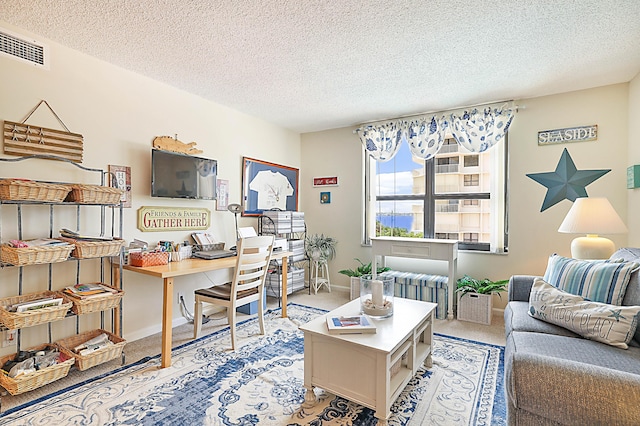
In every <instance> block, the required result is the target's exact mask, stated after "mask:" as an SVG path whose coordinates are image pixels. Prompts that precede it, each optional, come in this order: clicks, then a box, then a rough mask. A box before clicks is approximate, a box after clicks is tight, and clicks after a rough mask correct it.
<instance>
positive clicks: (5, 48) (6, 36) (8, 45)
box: [0, 28, 49, 69]
mask: <svg viewBox="0 0 640 426" xmlns="http://www.w3.org/2000/svg"><path fill="white" fill-rule="evenodd" d="M48 50H49V49H48V47H47V45H45V44H43V43H40V42H39V41H37V40H29V39H27V38H26V37H24V36H18V35H16V34H14V33H12V32H11V31H8V30H5V29H4V28H0V55H3V56H8V57H10V58H13V59H17V60H19V61H21V62H26V63H29V64H31V65H35V66H37V67H41V68H46V69H48V68H49V64H48V53H49V52H48Z"/></svg>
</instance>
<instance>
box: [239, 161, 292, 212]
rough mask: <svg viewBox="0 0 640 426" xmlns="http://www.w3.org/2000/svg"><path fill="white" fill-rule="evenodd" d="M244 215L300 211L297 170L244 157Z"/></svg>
mask: <svg viewBox="0 0 640 426" xmlns="http://www.w3.org/2000/svg"><path fill="white" fill-rule="evenodd" d="M242 162H243V167H242V203H243V207H244V209H243V212H242V216H260V215H261V214H262V212H263V211H265V210H273V209H276V210H277V209H279V210H289V211H297V210H298V174H299V173H298V169H295V168H293V167H287V166H281V165H279V164H275V163H269V162H266V161H261V160H256V159H253V158H247V157H243V159H242Z"/></svg>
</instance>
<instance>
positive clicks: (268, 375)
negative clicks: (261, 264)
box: [0, 304, 506, 426]
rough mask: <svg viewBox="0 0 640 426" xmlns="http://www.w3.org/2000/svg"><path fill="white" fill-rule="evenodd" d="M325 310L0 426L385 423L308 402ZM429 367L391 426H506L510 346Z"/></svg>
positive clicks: (39, 403) (133, 372)
mask: <svg viewBox="0 0 640 426" xmlns="http://www.w3.org/2000/svg"><path fill="white" fill-rule="evenodd" d="M324 313H325V311H322V310H319V309H316V308H310V307H306V306H302V305H295V304H290V305H288V314H289V319H286V318H281V316H280V315H281V311H280V309H277V310H272V311H269V312H268V313H267V314H266V315H265V319H266V322H267V323H266V325H267V334H266V335H265V336H261V335H259V334H258V332H259V327H258V321H257V320H256V319H255V318H253V319H249V320H246V321H244V322H242V323H241V324H239V325H238V326H237V339H238V346H239V348H238V349H237V350H236V351H235V352H232V351H230V350H228V348H229V347H230V335H229V328H228V327H227V328H225V329H222V330H220V331H218V332H215V333H213V334H211V335H208V336H204V337H202V338H200V339H197V340H194V341H192V342H189V343H187V344H184V345H182V346H180V347H178V348H174V349H173V357H172V361H173V364H172V366H171V367H170V368H164V369H160V368H158V367H159V364H160V360H159V356H155V357H153V358H148V359H143V360H141V361H139V362H137V363H135V364H132V365H130V366H126V367H123V368H121V369H119V370H116V371H115V372H112V373H109V374H106V375H104V376H101V377H97V378H95V379H92V380H91V381H88V382H86V383H83V384H81V385H79V386H76V387H73V388H68V389H64V390H61V391H59V392H56V393H53V394H51V395H47V396H45V397H42V398H39V399H37V400H35V401H33V402H31V403H29V404H27V405H23V406H19V407H15V408H12V409H10V410H7V411H6V412H5V413H2V414H1V415H0V424H3V425H18V424H20V425H25V424H65V425H67V424H92V425H120V424H123V425H124V424H131V425H133V424H135V425H174V424H175V425H178V424H179V425H316V426H320V425H323V426H324V425H342V426H348V425H375V424H376V422H377V420H376V419H375V417H374V413H373V411H372V410H370V409H368V408H365V407H362V406H360V405H358V404H355V403H352V402H349V401H346V400H344V399H342V398H339V397H336V396H334V395H332V394H329V393H327V392H324V391H323V390H321V389H315V392H316V399H317V401H316V403H315V404H314V405H312V406H311V407H307V406H306V405H305V406H304V407H303V404H304V396H305V389H304V387H303V377H304V374H303V372H304V357H303V351H304V340H303V335H302V332H301V331H299V330H298V325H299V324H302V323H305V322H307V321H310V320H311V319H313V318H315V317H316V316H318V315H322V314H324ZM434 340H435V342H434V350H433V367H432V368H431V369H429V370H426V369H425V368H422V369H420V370H419V371H418V374H417V375H416V376H415V377H414V378H413V379H412V380H411V381H410V383H409V384H408V385H407V387H406V388H405V390H404V391H403V392H402V393H401V395H400V396H399V397H398V400H397V401H396V402H395V404H394V405H393V407H392V416H391V418H390V419H389V424H391V425H410V426H415V425H504V424H506V421H505V403H504V393H503V386H502V382H503V354H504V350H503V349H504V348H502V347H500V346H494V345H488V344H484V343H479V342H473V341H470V340H464V339H458V338H452V337H448V336H443V335H438V334H436V335H435V336H434Z"/></svg>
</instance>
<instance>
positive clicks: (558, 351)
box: [504, 248, 640, 425]
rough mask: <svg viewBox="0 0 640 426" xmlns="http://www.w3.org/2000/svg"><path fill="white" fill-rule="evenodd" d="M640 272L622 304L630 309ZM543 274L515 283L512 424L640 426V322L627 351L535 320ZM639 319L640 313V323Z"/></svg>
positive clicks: (509, 348)
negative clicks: (534, 302)
mask: <svg viewBox="0 0 640 426" xmlns="http://www.w3.org/2000/svg"><path fill="white" fill-rule="evenodd" d="M610 260H611V261H612V262H613V261H618V262H620V261H625V262H638V263H640V249H639V248H623V249H619V250H618V251H616V252H615V253H614V254H613V255H612V256H611V259H610ZM548 270H549V267H547V271H548ZM547 273H548V272H545V278H546V275H547ZM639 274H640V272H639V271H638V268H634V269H633V270H632V272H630V273H629V280H628V284H627V286H626V291H625V292H624V295H623V296H622V295H621V300H622V303H619V304H618V305H622V306H625V307H630V309H632V308H634V307H636V306H639V305H640V275H639ZM541 279H542V278H541V277H538V278H537V279H536V277H534V276H528V275H516V276H513V277H511V279H510V282H509V286H508V303H507V306H506V308H505V312H504V318H505V334H506V347H505V354H504V385H505V386H504V387H505V397H506V405H507V419H508V423H509V424H510V425H514V424H515V425H640V327H635V325H634V324H632V325H631V326H630V327H629V331H628V332H627V335H628V337H629V339H628V345H626V344H624V345H622V346H628V348H627V349H623V348H620V347H615V346H612V345H610V344H607V343H602V342H600V341H596V340H593V339H592V338H585V337H583V336H582V335H580V334H578V333H576V332H574V331H572V330H570V329H567V328H565V327H562V326H560V325H557V324H553V323H550V322H547V321H543V320H541V319H538V318H534V317H533V316H532V315H530V312H531V311H532V306H530V295H532V287H533V286H534V282H536V283H540V280H541ZM535 285H537V284H535ZM531 298H532V300H533V298H534V296H531ZM587 300H591V299H587ZM533 311H535V309H533ZM638 318H640V315H639V314H636V315H635V322H636V324H637V321H638ZM634 330H635V331H634Z"/></svg>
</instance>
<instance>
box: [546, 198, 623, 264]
mask: <svg viewBox="0 0 640 426" xmlns="http://www.w3.org/2000/svg"><path fill="white" fill-rule="evenodd" d="M558 232H564V233H568V234H587V235H586V236H585V237H578V238H575V239H574V240H573V241H572V242H571V257H573V258H574V259H608V258H609V257H611V255H612V254H613V252H614V251H615V245H614V244H613V241H611V240H610V239H608V238H603V237H600V236H599V234H623V233H625V232H627V227H626V226H625V224H624V222H622V219H620V216H618V213H616V211H615V210H614V208H613V207H612V206H611V203H609V200H607V199H606V198H604V197H583V198H577V199H576V201H575V202H574V203H573V206H571V209H569V212H568V213H567V216H566V217H565V218H564V221H563V222H562V224H561V225H560V228H558Z"/></svg>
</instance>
